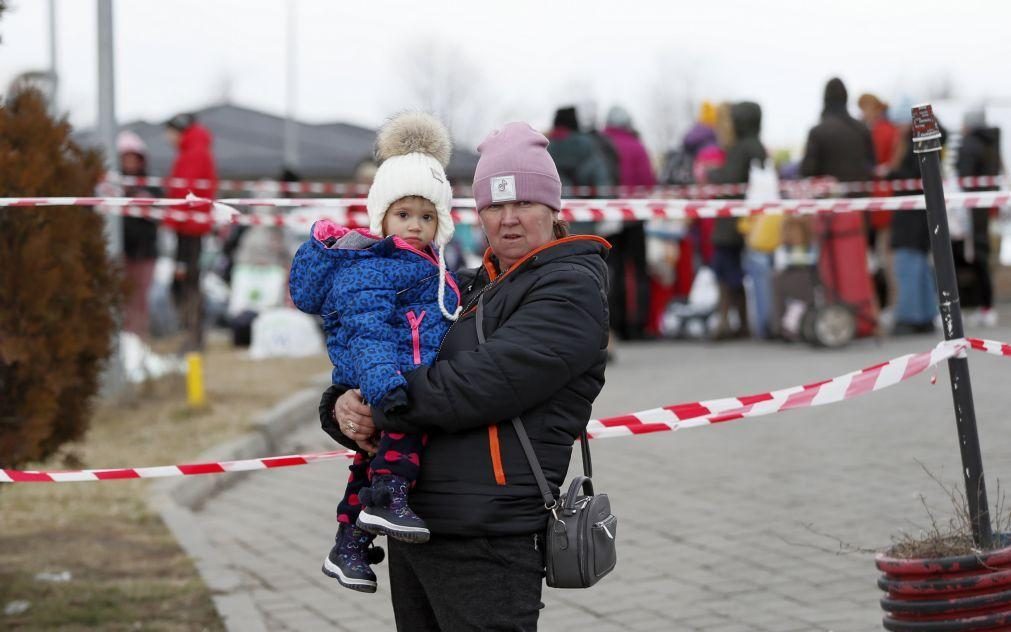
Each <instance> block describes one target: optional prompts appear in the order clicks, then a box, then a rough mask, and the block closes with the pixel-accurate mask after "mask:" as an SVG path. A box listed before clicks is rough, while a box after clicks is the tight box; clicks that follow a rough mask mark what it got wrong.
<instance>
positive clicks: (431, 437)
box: [320, 235, 609, 536]
mask: <svg viewBox="0 0 1011 632" xmlns="http://www.w3.org/2000/svg"><path fill="white" fill-rule="evenodd" d="M608 248H609V246H608V244H607V242H605V241H604V240H603V239H601V238H599V237H593V236H583V235H581V236H575V237H568V238H565V239H561V240H558V241H554V242H551V243H550V244H548V245H547V246H545V247H544V248H541V249H538V250H535V251H534V252H532V253H531V254H529V255H528V256H527V257H526V258H524V259H523V260H522V261H520V262H518V263H516V264H515V265H514V266H513V267H512V268H511V269H510V270H509V271H508V272H507V273H505V274H498V273H497V272H496V267H495V263H494V259H493V258H490V257H487V256H486V261H485V265H484V266H483V267H482V268H480V269H478V270H477V271H473V272H470V274H467V273H466V272H465V273H463V274H461V275H460V286H461V288H462V289H463V304H464V305H465V309H464V311H463V312H462V315H461V317H460V319H459V320H458V321H457V322H456V323H455V324H454V325H453V326H452V327H451V328H450V330H449V332H448V333H447V334H446V337H445V339H444V340H443V343H442V346H441V348H440V351H439V356H438V360H436V362H435V363H434V364H432V365H431V366H427V367H424V366H423V367H419V368H418V369H416V370H414V371H411V372H409V373H407V374H405V377H406V378H407V384H408V393H409V401H410V404H409V406H408V407H407V408H405V409H399V410H397V411H396V412H393V413H390V414H384V413H383V412H381V411H379V410H377V409H374V410H373V420H374V421H375V423H376V425H377V426H378V427H379V428H380V429H381V430H384V431H394V432H426V433H428V444H427V446H426V447H425V451H424V453H423V454H422V461H421V474H420V477H419V479H418V481H417V485H416V486H415V488H414V489H413V490H412V491H411V495H410V503H411V508H412V509H414V511H416V512H417V513H418V514H419V515H420V516H421V517H422V518H424V519H425V521H426V522H427V523H428V526H429V528H430V529H431V530H432V532H433V533H438V534H446V535H461V536H489V535H509V534H526V533H535V532H538V531H540V530H541V529H543V528H545V526H546V521H547V512H546V511H545V509H544V506H543V502H542V500H541V497H540V494H539V492H538V489H537V483H536V481H535V480H534V477H533V474H532V473H531V471H530V466H529V464H528V463H527V461H526V458H525V456H524V454H523V450H522V448H521V446H520V444H519V440H518V438H517V437H516V433H515V431H514V430H513V428H512V424H511V422H510V420H511V419H512V417H514V416H516V415H519V416H520V417H521V418H522V419H523V423H524V427H525V428H526V431H527V434H528V435H529V436H530V441H531V442H532V444H533V446H534V451H535V452H536V453H537V457H538V459H539V461H540V464H541V467H542V468H543V470H544V475H545V477H546V478H547V480H548V483H549V484H550V486H551V488H552V491H553V492H554V493H555V494H556V495H557V493H558V488H559V487H560V486H561V484H562V483H563V478H564V477H565V473H566V471H567V469H568V466H569V457H570V454H571V452H572V446H573V442H574V441H575V439H576V437H578V436H579V433H580V432H581V431H582V430H583V429H584V428H585V427H586V422H587V421H588V420H589V419H590V410H591V407H592V405H593V400H594V399H596V397H597V395H598V394H599V393H600V390H601V388H603V386H604V368H605V365H606V362H607V338H608V314H607V293H606V279H607V268H606V265H605V258H606V256H607V249H608ZM482 294H483V295H484V318H485V322H484V328H485V335H486V336H487V342H486V343H485V344H484V345H479V344H478V341H477V333H476V329H475V326H476V323H475V314H474V307H475V306H476V304H477V300H478V297H479V296H480V295H482ZM343 391H344V389H342V388H340V387H331V389H330V390H328V391H327V393H325V394H324V397H323V401H322V402H321V404H320V417H321V421H322V422H323V427H324V430H326V431H327V432H328V434H330V435H331V436H332V437H334V438H335V439H337V440H338V441H340V442H341V443H343V444H344V445H348V446H349V447H353V446H351V445H350V442H349V441H348V440H347V438H346V437H344V436H343V435H342V434H341V433H340V430H339V429H338V428H337V427H336V423H335V422H334V420H333V402H334V400H335V399H336V397H337V396H338V395H339V394H340V393H342V392H343Z"/></svg>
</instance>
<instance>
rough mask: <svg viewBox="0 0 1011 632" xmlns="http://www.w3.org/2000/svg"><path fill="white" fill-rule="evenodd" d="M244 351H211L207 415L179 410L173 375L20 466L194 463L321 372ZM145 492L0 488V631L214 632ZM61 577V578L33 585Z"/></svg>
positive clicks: (320, 367) (60, 486)
mask: <svg viewBox="0 0 1011 632" xmlns="http://www.w3.org/2000/svg"><path fill="white" fill-rule="evenodd" d="M245 355H246V354H245V352H243V351H239V350H233V349H230V348H227V347H226V346H224V345H214V344H212V345H210V348H209V350H208V352H207V353H206V355H205V358H204V375H205V380H206V390H207V401H208V403H209V406H208V407H206V408H203V409H201V410H198V411H191V410H189V409H188V408H187V407H186V406H185V402H186V389H185V383H184V381H183V379H182V377H179V376H175V377H169V378H165V379H162V380H159V381H158V382H156V383H151V384H147V385H145V386H144V387H142V388H141V389H139V393H138V396H137V398H136V399H135V400H134V401H132V402H129V403H124V404H119V405H116V406H109V405H99V406H98V408H97V409H96V411H95V415H94V417H93V419H92V423H91V429H90V430H89V432H88V435H87V437H86V438H85V439H84V441H82V442H79V443H76V444H73V445H69V446H67V447H66V448H65V449H63V450H61V452H60V453H59V454H58V455H56V456H54V457H53V458H51V459H49V460H48V461H47V462H45V463H37V464H32V465H31V466H30V468H28V469H89V468H105V467H129V466H147V465H171V464H174V463H181V462H187V461H193V460H195V459H196V457H197V456H198V455H199V454H200V453H201V452H203V451H204V450H206V449H208V448H210V447H212V446H214V445H216V444H218V443H221V442H223V441H225V440H227V439H230V438H233V437H235V436H237V435H239V434H242V433H244V432H247V431H248V430H249V429H250V427H251V423H252V420H253V419H254V418H255V416H256V415H257V414H258V413H260V412H262V411H263V410H265V409H267V408H269V407H270V406H271V405H273V404H275V403H276V402H278V401H279V400H281V399H283V398H284V397H286V396H288V395H291V394H292V393H294V392H295V391H297V390H299V389H301V388H303V387H304V386H306V384H307V383H308V382H309V381H310V380H311V379H312V378H313V377H315V376H317V375H319V374H321V373H325V372H326V371H327V370H328V369H329V368H330V363H329V361H328V360H327V358H326V356H324V355H321V356H318V357H312V358H302V359H281V360H271V361H260V362H254V361H251V360H248V359H246V357H245ZM264 456H269V455H264ZM148 485H149V483H148V482H147V481H140V480H126V481H106V482H86V483H55V484H53V483H37V484H36V483H27V484H4V485H0V629H14V630H66V631H71V630H89V629H102V630H173V631H174V630H212V631H216V630H223V629H224V628H223V626H222V625H221V622H220V621H219V620H218V617H217V614H216V612H215V611H214V607H213V604H212V602H211V599H210V594H209V592H208V590H207V588H206V587H205V586H204V585H203V583H202V582H201V581H200V577H199V575H198V574H197V571H196V568H195V567H194V565H193V563H192V561H191V560H190V559H189V558H188V557H186V555H185V553H183V551H182V549H180V548H179V546H178V544H177V543H176V542H175V540H174V539H173V538H172V535H171V533H170V532H169V531H168V529H167V528H166V527H165V525H164V524H163V523H162V522H161V519H160V518H159V516H158V515H157V514H156V513H154V512H153V511H151V509H150V508H149V507H148V505H147V502H146V494H147V487H148ZM63 571H69V572H70V574H71V579H70V580H69V581H65V582H51V581H40V580H38V579H36V575H37V574H39V573H56V574H59V573H62V572H63ZM20 600H24V601H28V602H30V606H29V608H28V609H27V610H26V611H24V612H22V613H19V614H13V615H4V614H3V608H4V607H5V606H6V605H7V604H9V603H11V602H14V601H20Z"/></svg>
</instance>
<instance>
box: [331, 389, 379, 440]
mask: <svg viewBox="0 0 1011 632" xmlns="http://www.w3.org/2000/svg"><path fill="white" fill-rule="evenodd" d="M333 416H334V419H336V420H337V425H338V426H339V427H340V429H341V432H343V433H344V436H345V437H347V438H348V439H351V440H352V441H354V442H355V443H357V444H358V447H359V448H361V449H362V450H365V451H366V452H369V453H370V454H371V453H373V452H375V451H376V450H377V449H378V448H379V432H378V431H377V430H376V426H375V424H374V423H372V409H371V408H370V407H369V405H368V404H366V403H365V401H364V400H362V392H361V391H360V390H358V389H354V390H350V391H347V392H346V393H344V394H343V395H341V396H340V397H338V398H337V401H336V402H334V406H333Z"/></svg>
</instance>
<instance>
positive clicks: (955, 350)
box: [0, 338, 1011, 483]
mask: <svg viewBox="0 0 1011 632" xmlns="http://www.w3.org/2000/svg"><path fill="white" fill-rule="evenodd" d="M968 349H974V350H977V351H983V352H986V353H990V354H994V355H1000V356H1005V357H1011V345H1009V344H1007V343H1004V342H998V341H995V340H983V339H980V338H962V339H959V340H948V341H944V342H941V343H939V344H938V345H937V346H936V347H934V349H932V350H931V351H926V352H923V353H911V354H907V355H904V356H901V357H898V358H894V359H892V360H889V361H887V362H882V363H881V364H876V365H874V366H870V367H867V368H866V369H862V370H860V371H853V372H852V373H847V374H845V375H841V376H839V377H835V378H832V379H829V380H823V381H821V382H815V383H812V384H806V385H803V386H792V387H790V388H784V389H779V390H776V391H770V392H768V393H758V394H755V395H746V396H742V397H728V398H723V399H712V400H708V401H703V402H691V403H685V404H675V405H672V406H664V407H662V408H653V409H651V410H644V411H640V412H635V413H630V414H627V415H618V416H615V417H606V418H603V419H591V420H590V421H589V423H588V424H587V426H586V432H587V434H588V435H589V437H590V438H591V439H607V438H611V437H624V436H628V435H638V434H648V433H652V432H668V431H673V430H681V429H685V428H697V427H699V426H708V425H712V424H717V423H723V422H727V421H734V420H736V419H744V418H747V417H760V416H764V415H771V414H773V413H778V412H782V411H785V410H791V409H795V408H810V407H813V406H822V405H825V404H833V403H836V402H841V401H844V400H847V399H853V398H855V397H859V396H861V395H866V394H867V393H872V392H875V391H880V390H883V389H886V388H888V387H889V386H895V385H896V384H898V383H899V382H903V381H905V380H908V379H910V378H912V377H914V376H916V375H919V374H920V373H923V372H924V371H926V370H927V369H929V368H931V367H934V366H937V365H938V364H940V363H941V362H944V361H945V360H948V359H949V358H953V357H956V356H961V355H964V354H965V352H966V350H968ZM353 455H354V452H353V451H351V450H336V451H331V452H317V453H314V454H292V455H287V456H274V457H267V458H259V459H245V460H241V461H222V462H216V463H191V464H185V465H163V466H156V467H129V468H115V469H101V470H76V471H62V472H61V471H51V470H38V471H37V470H0V483H69V482H79V481H108V480H126V479H136V478H161V477H165V476H193V475H196V474H222V473H225V472H248V471H250V470H267V469H273V468H278V467H290V466H294V465H308V464H309V463H316V462H318V461H327V460H330V459H336V458H342V457H351V456H353Z"/></svg>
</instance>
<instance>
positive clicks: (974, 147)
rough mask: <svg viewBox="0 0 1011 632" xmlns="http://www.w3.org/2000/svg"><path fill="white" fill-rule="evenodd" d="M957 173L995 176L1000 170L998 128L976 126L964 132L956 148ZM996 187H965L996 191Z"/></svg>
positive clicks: (961, 175) (967, 189)
mask: <svg viewBox="0 0 1011 632" xmlns="http://www.w3.org/2000/svg"><path fill="white" fill-rule="evenodd" d="M957 164H958V175H959V177H961V178H964V177H967V176H996V175H999V174H1000V171H1001V157H1000V129H999V128H996V127H977V128H975V129H972V130H970V131H969V132H967V133H966V135H965V137H964V138H963V139H962V146H961V147H959V149H958V161H957ZM997 188H998V187H966V188H965V190H966V191H996V190H997Z"/></svg>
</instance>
